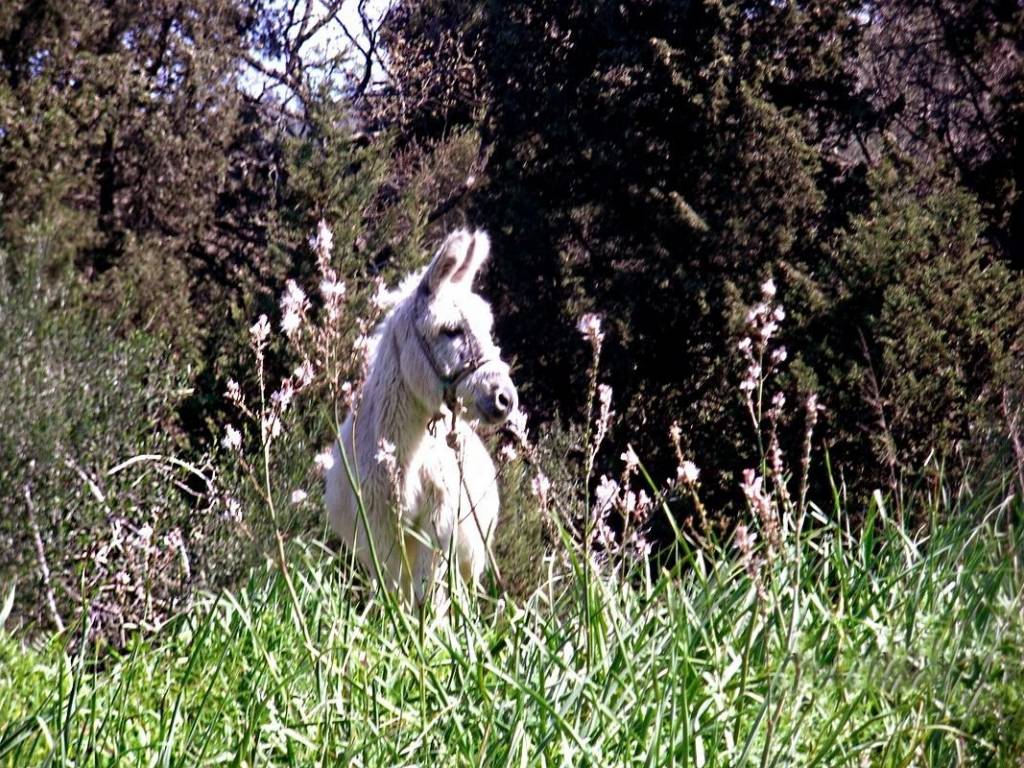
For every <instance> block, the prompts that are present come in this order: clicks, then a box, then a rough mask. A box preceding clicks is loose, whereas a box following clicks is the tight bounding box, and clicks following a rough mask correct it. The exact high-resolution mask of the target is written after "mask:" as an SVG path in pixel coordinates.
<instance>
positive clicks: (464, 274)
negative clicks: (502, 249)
mask: <svg viewBox="0 0 1024 768" xmlns="http://www.w3.org/2000/svg"><path fill="white" fill-rule="evenodd" d="M490 255H491V238H489V237H488V236H487V233H486V232H484V231H483V230H482V229H478V230H477V231H476V232H474V233H473V242H472V244H471V245H470V247H469V253H468V254H467V256H466V260H465V261H464V262H463V263H462V266H461V267H459V269H458V271H457V272H456V273H455V274H454V275H452V282H453V283H461V284H463V285H464V286H465V287H466V288H469V287H470V286H471V285H473V280H475V279H476V274H477V272H479V271H480V267H482V266H483V265H484V262H485V261H487V257H488V256H490Z"/></svg>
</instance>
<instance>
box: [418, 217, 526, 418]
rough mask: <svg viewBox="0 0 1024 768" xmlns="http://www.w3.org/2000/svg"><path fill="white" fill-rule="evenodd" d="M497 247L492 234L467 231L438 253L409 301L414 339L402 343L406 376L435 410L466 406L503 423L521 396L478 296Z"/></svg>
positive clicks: (485, 306)
mask: <svg viewBox="0 0 1024 768" xmlns="http://www.w3.org/2000/svg"><path fill="white" fill-rule="evenodd" d="M490 247H491V246H490V240H489V239H488V237H487V235H486V234H485V233H483V232H480V231H476V232H469V231H467V230H464V229H460V230H457V231H455V232H453V233H452V234H450V235H449V236H448V238H447V239H446V240H445V241H444V243H443V244H442V245H441V247H440V248H439V249H438V251H437V253H436V254H435V255H434V258H433V260H432V261H431V262H430V265H429V266H428V267H427V269H426V271H425V272H424V273H423V277H422V279H421V280H420V283H419V285H418V286H417V288H416V290H415V291H414V292H413V294H412V296H411V297H410V302H409V311H410V312H411V316H410V317H409V324H410V331H411V335H412V336H413V337H414V339H413V340H410V343H407V344H405V345H403V346H404V349H403V350H402V371H403V376H404V377H405V378H406V381H407V383H409V384H410V386H411V387H412V389H413V391H414V392H416V393H417V395H418V397H419V399H420V400H421V401H422V402H423V403H424V404H425V405H427V407H428V408H431V409H434V410H436V409H439V408H440V406H441V403H444V404H446V405H447V406H448V407H449V408H454V407H455V404H456V401H459V402H461V403H462V405H464V406H465V407H466V408H467V409H468V411H469V414H468V417H469V418H470V419H480V420H481V421H483V422H485V423H487V424H490V425H497V424H500V423H502V422H503V421H505V419H507V418H508V417H509V415H510V414H511V413H512V411H513V410H515V408H516V405H517V401H518V395H517V394H516V388H515V385H513V383H512V379H511V377H510V376H509V367H508V364H507V363H505V362H504V361H503V360H502V359H501V350H500V349H498V347H497V346H496V345H495V343H494V339H493V338H492V337H491V328H492V326H493V324H494V318H493V317H492V315H491V308H490V306H489V305H488V304H487V302H486V301H484V300H483V299H482V298H481V297H480V296H478V295H477V294H475V293H473V279H474V278H475V277H476V274H477V272H478V271H479V269H480V267H481V266H482V265H483V263H484V261H485V260H486V258H487V256H488V254H489V252H490ZM410 374H411V375H410Z"/></svg>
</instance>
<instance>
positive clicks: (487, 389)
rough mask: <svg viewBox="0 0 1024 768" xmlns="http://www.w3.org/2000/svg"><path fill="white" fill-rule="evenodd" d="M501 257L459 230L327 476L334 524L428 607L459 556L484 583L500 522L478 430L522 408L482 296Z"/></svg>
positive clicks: (394, 313) (383, 360)
mask: <svg viewBox="0 0 1024 768" xmlns="http://www.w3.org/2000/svg"><path fill="white" fill-rule="evenodd" d="M489 251H490V241H489V240H488V238H487V235H486V234H484V233H483V232H479V231H478V232H473V233H470V232H468V231H466V230H458V231H456V232H454V233H452V234H451V235H449V236H448V238H447V239H446V240H445V241H444V243H443V244H442V245H441V247H440V249H439V250H438V251H437V253H436V254H435V256H434V258H433V260H432V261H431V262H430V265H429V266H428V267H427V268H426V269H425V270H424V271H423V272H421V273H419V274H417V275H411V276H410V277H409V278H407V279H406V281H405V282H404V283H403V284H402V287H401V288H400V289H399V292H398V298H397V303H396V304H395V306H394V308H393V309H392V310H391V312H390V313H389V314H388V316H387V317H386V318H385V319H384V320H383V321H382V322H381V324H380V326H379V327H378V328H377V331H376V332H375V334H374V345H373V351H372V352H371V359H370V367H369V372H368V375H367V378H366V382H365V383H364V384H363V386H362V388H361V390H360V392H359V394H358V396H357V398H356V401H355V405H354V407H353V409H352V412H351V413H349V414H348V417H347V418H346V419H345V423H344V424H343V425H342V427H341V434H340V436H339V439H338V441H337V442H336V443H335V445H334V464H333V465H332V467H331V469H330V470H329V471H328V473H327V488H326V495H325V499H326V503H327V512H328V515H329V517H330V521H331V526H332V527H333V528H334V530H335V531H336V532H337V534H338V535H339V536H340V537H341V538H342V539H343V540H344V542H345V544H346V545H347V546H348V547H349V548H350V549H351V550H352V551H353V552H354V553H355V556H356V558H357V559H358V560H359V562H360V563H362V565H363V566H364V567H365V568H366V569H367V570H368V571H369V572H370V574H371V575H374V576H376V575H377V573H376V567H375V565H374V557H373V555H374V554H375V555H376V559H377V562H378V563H379V566H380V576H381V578H383V580H384V583H385V586H386V587H387V588H388V589H390V590H392V591H396V592H399V593H400V594H401V595H402V596H403V598H404V599H406V600H407V601H411V602H413V603H415V604H416V605H420V604H422V603H423V601H424V599H427V598H428V597H429V596H430V595H435V596H439V595H440V594H441V591H440V589H438V587H443V585H444V584H445V583H446V582H445V579H446V576H447V569H448V567H449V564H450V560H451V558H452V557H454V563H451V564H452V565H455V566H456V572H457V573H458V574H459V575H460V576H461V578H462V579H463V580H464V581H465V582H467V583H468V584H469V585H471V586H475V585H476V583H477V582H478V580H479V578H480V576H481V575H482V573H483V571H484V567H485V566H486V564H487V560H488V558H489V557H490V549H489V545H490V541H491V537H492V535H493V533H494V526H495V524H496V523H497V519H498V489H497V483H496V475H495V470H494V463H493V462H492V461H491V457H490V456H489V455H488V454H487V450H486V449H485V447H484V444H483V442H482V441H481V439H480V438H479V437H478V436H477V434H476V433H475V432H474V431H473V428H472V427H471V426H470V424H469V421H467V419H468V420H474V421H475V420H479V421H480V422H482V423H484V424H487V425H498V424H501V423H502V422H504V421H505V420H506V419H507V418H508V417H509V415H510V414H511V413H512V412H513V410H515V408H516V407H517V394H516V389H515V386H514V385H513V384H512V380H511V378H510V376H509V368H508V365H507V364H506V363H504V362H503V361H502V360H501V358H500V350H499V349H498V347H496V346H495V344H494V341H493V339H492V338H491V326H492V324H493V319H492V317H491V310H490V307H489V305H488V304H487V302H486V301H484V300H483V299H482V298H481V297H480V296H478V295H476V294H475V293H473V289H472V284H473V279H474V277H475V276H476V274H477V271H478V270H479V269H480V267H481V265H482V264H483V262H484V260H485V259H486V258H487V256H488V253H489ZM453 413H455V414H460V415H458V416H453V415H452V414H453ZM452 432H454V437H452V436H451V434H450V433H452ZM391 446H393V456H394V459H393V460H392V459H391V450H392V449H391ZM353 483H354V484H355V487H353ZM396 496H397V498H396ZM360 499H361V501H362V509H361V510H360V503H359V502H360ZM364 520H365V525H364ZM367 528H368V529H369V531H368V530H367ZM371 539H372V546H373V550H372V552H371ZM438 604H440V598H438Z"/></svg>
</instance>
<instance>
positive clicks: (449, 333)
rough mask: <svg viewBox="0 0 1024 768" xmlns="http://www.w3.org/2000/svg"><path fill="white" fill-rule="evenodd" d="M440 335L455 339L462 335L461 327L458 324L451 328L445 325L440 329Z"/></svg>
mask: <svg viewBox="0 0 1024 768" xmlns="http://www.w3.org/2000/svg"><path fill="white" fill-rule="evenodd" d="M441 335H442V336H444V337H446V338H449V339H457V338H458V337H459V336H461V335H462V329H461V328H459V327H458V326H454V327H451V328H448V327H445V328H442V329H441Z"/></svg>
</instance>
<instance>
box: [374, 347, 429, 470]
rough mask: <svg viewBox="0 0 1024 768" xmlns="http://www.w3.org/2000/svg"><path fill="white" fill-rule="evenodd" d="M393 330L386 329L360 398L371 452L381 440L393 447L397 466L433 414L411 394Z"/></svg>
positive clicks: (417, 441)
mask: <svg viewBox="0 0 1024 768" xmlns="http://www.w3.org/2000/svg"><path fill="white" fill-rule="evenodd" d="M399 354H400V350H399V346H398V340H397V337H396V335H395V329H394V328H393V327H392V328H387V329H386V330H385V331H384V336H383V338H381V340H380V344H379V347H378V349H377V356H376V359H375V360H374V364H373V367H372V369H371V370H370V375H369V377H368V378H367V381H366V385H365V386H364V387H363V393H362V396H361V398H360V400H361V402H360V406H361V407H360V408H359V411H360V412H361V413H363V414H365V416H364V418H365V419H366V420H365V421H364V423H363V425H362V428H363V429H364V430H366V429H369V431H370V432H371V433H372V434H373V442H372V444H371V445H372V450H373V451H374V452H376V451H377V450H378V449H379V448H380V447H381V446H380V443H381V441H382V440H386V441H388V442H389V443H391V444H392V445H394V446H395V457H396V459H397V460H398V464H399V466H406V464H407V463H408V459H409V457H411V456H412V455H413V454H415V452H416V450H417V449H418V448H419V446H420V443H422V441H423V438H424V437H425V436H426V433H427V426H428V424H429V423H430V421H431V419H432V418H433V415H434V414H433V413H432V412H431V411H430V410H429V409H427V408H426V407H425V406H424V405H423V403H421V402H420V400H419V399H418V398H417V397H416V396H415V395H414V394H413V392H412V390H411V389H410V388H409V385H408V384H406V382H405V377H404V376H403V375H402V369H401V361H400V359H399Z"/></svg>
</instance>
